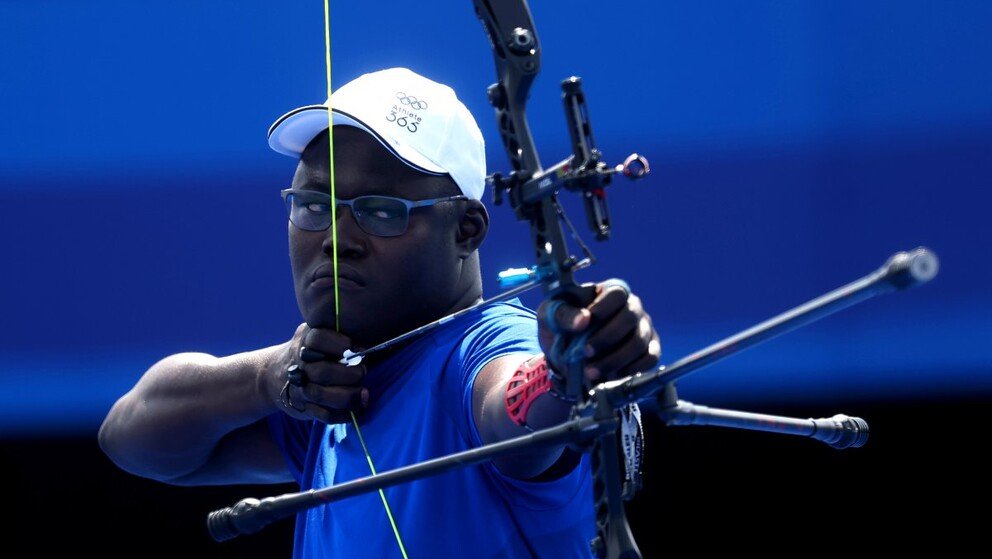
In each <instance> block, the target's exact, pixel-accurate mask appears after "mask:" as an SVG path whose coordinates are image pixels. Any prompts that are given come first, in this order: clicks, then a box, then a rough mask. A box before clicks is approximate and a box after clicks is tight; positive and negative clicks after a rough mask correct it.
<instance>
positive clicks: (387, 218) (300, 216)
mask: <svg viewBox="0 0 992 559" xmlns="http://www.w3.org/2000/svg"><path fill="white" fill-rule="evenodd" d="M282 199H283V201H284V202H285V203H286V210H287V211H289V221H290V222H291V223H292V224H293V225H295V226H296V227H298V228H300V229H303V230H305V231H326V230H327V229H328V228H329V227H330V226H331V217H332V216H331V195H330V194H329V193H327V192H320V191H318V190H293V189H292V188H287V189H286V190H283V191H282ZM451 200H468V196H464V195H458V196H446V197H444V198H434V199H431V200H406V199H404V198H394V197H392V196H359V197H358V198H353V199H351V200H341V199H338V200H337V205H338V206H348V207H349V208H351V212H352V215H354V216H355V221H356V222H358V226H359V227H361V229H362V231H365V232H366V233H368V234H369V235H375V236H377V237H396V236H398V235H402V234H403V233H405V232H406V228H407V225H409V224H410V210H412V209H413V208H423V207H427V206H433V205H435V204H438V203H440V202H449V201H451Z"/></svg>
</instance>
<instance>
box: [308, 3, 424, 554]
mask: <svg viewBox="0 0 992 559" xmlns="http://www.w3.org/2000/svg"><path fill="white" fill-rule="evenodd" d="M324 63H325V64H324V65H325V67H326V68H327V147H328V150H329V153H328V155H329V157H330V164H329V171H330V175H331V178H330V182H331V246H332V248H333V253H334V255H333V261H334V264H333V265H334V329H335V330H337V331H338V332H340V331H341V298H340V295H339V293H338V220H337V215H338V204H337V191H336V190H335V188H334V132H333V130H334V113H333V112H332V110H331V7H330V3H329V0H324ZM350 413H351V423H352V425H354V426H355V433H356V434H357V435H358V441H359V442H360V443H361V444H362V452H364V453H365V460H366V461H367V462H368V463H369V470H370V471H371V472H372V475H376V470H375V465H374V464H373V463H372V455H371V454H369V449H368V447H367V446H366V445H365V438H364V437H363V436H362V430H361V429H360V428H359V427H358V418H357V417H355V412H350ZM379 498H380V499H382V506H383V508H385V509H386V516H387V517H388V518H389V525H390V526H392V528H393V536H395V537H396V544H397V545H399V547H400V553H401V554H402V555H403V559H409V558H408V557H407V554H406V547H404V545H403V538H401V537H400V531H399V529H398V528H397V527H396V519H395V518H393V511H392V510H391V509H390V508H389V501H387V500H386V493H385V492H384V491H383V490H382V489H381V488H380V489H379Z"/></svg>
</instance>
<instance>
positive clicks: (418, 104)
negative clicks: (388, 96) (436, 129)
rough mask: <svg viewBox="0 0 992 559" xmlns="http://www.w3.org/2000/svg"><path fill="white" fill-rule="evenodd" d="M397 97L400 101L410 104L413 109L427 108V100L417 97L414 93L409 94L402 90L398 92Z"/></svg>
mask: <svg viewBox="0 0 992 559" xmlns="http://www.w3.org/2000/svg"><path fill="white" fill-rule="evenodd" d="M396 98H397V99H399V100H400V103H402V104H404V105H409V106H410V108H411V109H417V110H418V111H422V110H424V109H426V108H427V101H422V100H420V99H417V98H416V97H414V96H413V95H407V94H406V93H403V92H402V91H397V92H396Z"/></svg>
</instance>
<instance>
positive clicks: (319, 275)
mask: <svg viewBox="0 0 992 559" xmlns="http://www.w3.org/2000/svg"><path fill="white" fill-rule="evenodd" d="M310 283H312V284H314V285H315V286H327V285H330V286H333V285H334V264H333V263H330V262H328V263H324V264H321V265H320V266H318V267H317V269H316V270H314V272H313V275H312V279H311V280H310ZM338 284H339V285H353V286H358V287H365V278H363V277H362V276H361V274H359V273H358V272H356V271H355V270H354V269H352V268H350V267H348V266H342V265H341V264H340V263H339V264H338Z"/></svg>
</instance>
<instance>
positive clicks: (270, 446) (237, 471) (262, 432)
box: [167, 418, 295, 485]
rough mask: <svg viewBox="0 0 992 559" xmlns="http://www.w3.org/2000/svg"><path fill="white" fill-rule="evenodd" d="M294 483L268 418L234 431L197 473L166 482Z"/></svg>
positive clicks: (201, 483)
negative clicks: (273, 435)
mask: <svg viewBox="0 0 992 559" xmlns="http://www.w3.org/2000/svg"><path fill="white" fill-rule="evenodd" d="M292 481H295V480H294V479H293V475H292V473H291V472H290V470H289V466H288V465H287V464H286V459H285V458H284V456H283V453H282V450H281V449H280V448H279V445H278V444H276V441H275V439H274V438H273V437H272V432H271V431H270V429H269V426H268V424H267V419H266V418H262V419H260V420H258V421H256V422H255V423H252V424H251V425H246V426H245V427H241V428H239V429H235V430H234V431H231V432H230V433H228V434H227V435H225V436H224V438H222V439H221V440H220V442H218V443H217V447H216V448H214V451H213V453H212V454H211V455H210V458H209V459H208V460H207V462H206V463H205V464H204V465H203V466H201V467H200V468H199V469H197V470H196V471H194V472H191V473H189V474H186V475H184V476H180V477H178V478H173V479H171V480H167V483H171V484H173V485H233V484H242V483H252V484H255V483H258V484H261V483H287V482H292Z"/></svg>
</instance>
